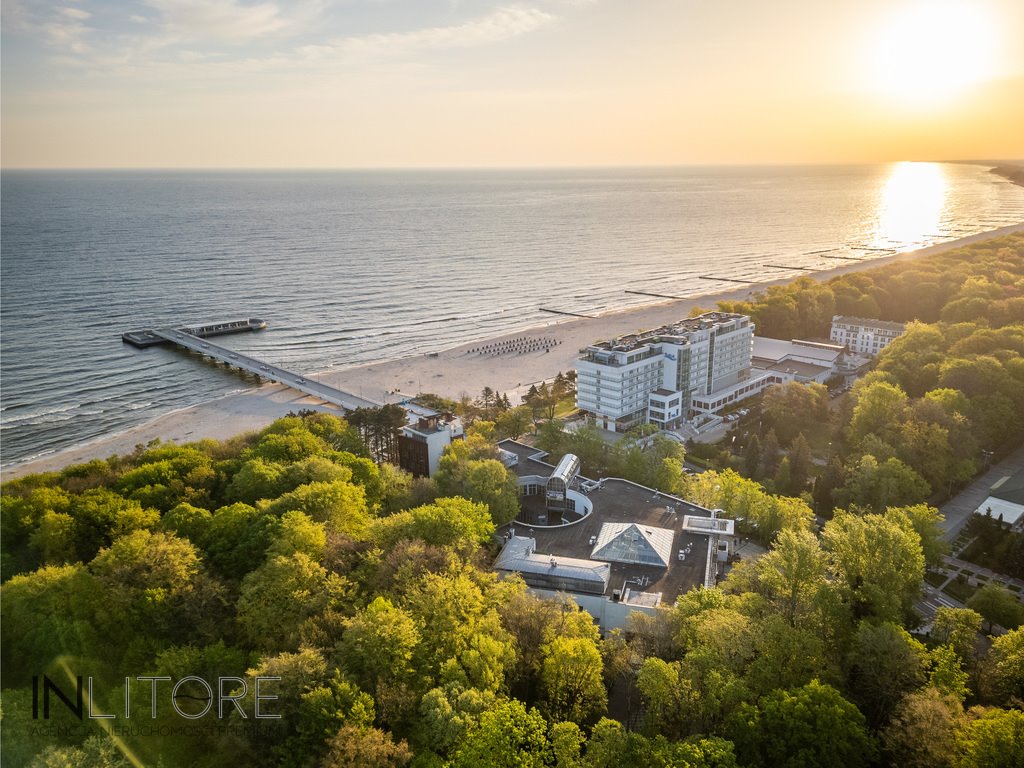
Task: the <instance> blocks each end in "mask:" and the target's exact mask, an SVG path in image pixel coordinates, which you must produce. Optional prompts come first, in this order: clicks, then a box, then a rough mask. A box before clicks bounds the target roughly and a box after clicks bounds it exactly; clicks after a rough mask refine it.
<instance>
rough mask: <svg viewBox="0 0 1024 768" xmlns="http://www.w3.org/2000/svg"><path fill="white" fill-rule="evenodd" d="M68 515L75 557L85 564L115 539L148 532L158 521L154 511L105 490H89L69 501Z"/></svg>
mask: <svg viewBox="0 0 1024 768" xmlns="http://www.w3.org/2000/svg"><path fill="white" fill-rule="evenodd" d="M70 515H71V516H72V517H73V518H74V520H75V541H76V543H77V547H76V554H77V556H78V559H79V560H81V561H82V562H88V561H90V560H92V558H93V557H94V556H95V555H96V553H97V552H99V551H100V549H101V548H103V547H107V546H110V543H111V542H112V541H114V539H116V538H117V537H118V536H123V535H124V534H126V533H131V532H132V531H138V530H152V529H153V528H155V527H156V525H157V523H158V522H159V521H160V515H159V513H158V512H157V511H156V510H154V509H143V508H142V506H141V505H140V504H139V502H137V501H134V500H131V499H125V498H122V497H121V496H118V495H117V494H116V493H115V492H114V491H112V490H109V489H107V488H93V489H90V490H88V491H85V493H83V494H82V495H81V496H77V497H74V498H72V500H71V508H70Z"/></svg>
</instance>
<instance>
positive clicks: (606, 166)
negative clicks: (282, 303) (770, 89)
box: [0, 157, 1024, 173]
mask: <svg viewBox="0 0 1024 768" xmlns="http://www.w3.org/2000/svg"><path fill="white" fill-rule="evenodd" d="M895 163H945V164H952V165H992V166H997V165H1002V164H1019V163H1024V157H1022V158H971V159H964V158H947V159H909V158H902V159H898V160H862V161H848V162H775V161H772V162H718V163H663V164H662V163H657V164H656V163H596V164H592V165H586V164H564V165H563V164H551V165H347V166H346V165H337V166H314V165H209V166H205V165H167V166H160V165H152V166H148V165H130V166H129V165H126V166H39V165H14V166H0V173H4V172H8V171H36V172H40V171H43V172H45V171H60V172H73V171H107V172H113V171H120V172H131V171H151V172H152V171H162V172H167V171H233V172H243V171H262V172H268V171H321V172H337V171H345V172H351V171H546V170H656V169H658V170H664V169H671V168H794V167H819V168H824V167H834V168H838V167H852V166H864V165H892V164H895Z"/></svg>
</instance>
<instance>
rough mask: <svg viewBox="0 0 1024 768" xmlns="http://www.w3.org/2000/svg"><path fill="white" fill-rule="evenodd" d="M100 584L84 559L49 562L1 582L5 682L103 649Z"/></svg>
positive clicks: (18, 681)
mask: <svg viewBox="0 0 1024 768" xmlns="http://www.w3.org/2000/svg"><path fill="white" fill-rule="evenodd" d="M97 591H98V590H97V584H96V579H95V577H94V576H93V575H92V574H90V573H89V572H88V571H87V570H86V568H85V566H82V565H80V564H77V563H76V564H74V565H61V566H46V567H43V568H40V569H39V570H37V571H33V572H32V573H23V574H19V575H17V576H13V577H12V578H11V579H9V580H8V581H7V582H5V583H4V585H3V586H2V587H0V615H2V617H3V622H2V627H3V644H2V653H3V669H4V685H5V687H7V688H15V687H17V686H18V685H27V684H28V683H29V682H30V680H31V677H32V675H33V674H38V671H46V670H50V669H51V665H52V664H53V663H54V662H55V661H56V660H58V659H60V658H62V657H73V658H74V657H78V658H89V657H92V656H93V655H94V654H96V653H97V652H98V649H99V647H100V645H99V640H100V638H99V634H98V633H99V632H100V631H101V630H100V629H99V628H98V627H97V626H96V623H95V617H94V613H93V612H94V610H95V609H96V608H98V607H99V606H97V605H96V594H97Z"/></svg>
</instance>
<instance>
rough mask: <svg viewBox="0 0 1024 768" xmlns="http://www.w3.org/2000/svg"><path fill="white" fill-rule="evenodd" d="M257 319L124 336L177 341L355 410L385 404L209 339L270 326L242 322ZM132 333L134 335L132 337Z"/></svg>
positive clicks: (135, 340) (138, 341) (142, 343)
mask: <svg viewBox="0 0 1024 768" xmlns="http://www.w3.org/2000/svg"><path fill="white" fill-rule="evenodd" d="M254 320H255V319H254V318H253V319H249V320H245V321H242V320H238V321H234V322H232V323H216V324H213V325H209V326H197V327H194V328H153V329H150V330H145V331H130V332H129V333H126V334H124V335H123V336H122V337H121V338H122V339H124V341H126V342H127V343H129V344H132V345H133V346H136V347H149V346H153V345H155V344H166V343H171V344H176V345H177V346H179V347H182V348H184V349H187V350H190V351H192V352H198V353H199V354H200V355H204V356H206V357H210V358H213V359H214V360H219V361H220V362H222V363H225V364H226V365H229V366H232V367H234V368H238V369H239V370H242V371H247V372H249V373H252V374H254V375H256V376H259V377H260V378H262V379H267V380H268V381H273V382H276V383H278V384H284V385H286V386H289V387H291V388H292V389H295V390H298V391H299V392H302V393H303V394H305V395H310V396H312V397H316V398H318V399H320V400H323V401H324V402H327V403H331V404H332V405H336V406H338V407H339V408H343V409H345V410H346V411H351V410H355V409H356V408H379V407H380V406H381V403H377V402H374V401H373V400H367V399H366V398H363V397H358V396H356V395H353V394H351V393H349V392H344V391H342V390H340V389H338V388H336V387H332V386H329V385H327V384H321V383H320V382H319V381H316V380H315V379H307V378H306V377H305V376H304V375H302V374H299V373H294V372H293V371H289V370H287V369H285V368H281V367H280V366H277V365H271V364H270V363H267V362H264V361H263V360H259V359H257V358H255V357H250V356H249V355H244V354H242V353H241V352H235V351H234V350H231V349H228V348H227V347H222V346H220V345H219V344H214V343H213V342H212V341H207V338H208V337H209V336H216V335H221V334H225V333H236V332H238V331H245V330H259V329H260V328H264V327H266V323H264V322H263V321H262V320H255V322H256V323H259V324H260V325H258V326H250V327H243V326H242V325H241V324H242V323H250V324H251V323H253V322H254ZM229 326H230V328H229ZM193 331H200V332H204V333H205V334H206V335H205V336H200V335H198V334H197V333H193ZM129 336H131V337H132V338H129Z"/></svg>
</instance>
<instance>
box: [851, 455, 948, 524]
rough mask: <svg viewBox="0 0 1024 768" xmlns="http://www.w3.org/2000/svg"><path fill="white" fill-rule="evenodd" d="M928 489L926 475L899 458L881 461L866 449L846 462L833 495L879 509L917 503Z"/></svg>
mask: <svg viewBox="0 0 1024 768" xmlns="http://www.w3.org/2000/svg"><path fill="white" fill-rule="evenodd" d="M930 491H931V489H930V488H929V486H928V483H927V482H926V481H925V479H924V478H923V477H921V476H920V475H919V474H918V473H917V472H915V471H914V470H913V469H911V468H910V467H908V466H907V465H906V464H904V463H903V462H902V461H900V460H899V459H897V458H889V459H886V460H885V461H882V462H880V461H879V460H878V459H876V458H875V457H874V456H872V455H871V454H870V453H868V454H865V455H863V456H861V457H860V458H859V459H858V460H856V461H854V462H852V463H851V464H850V465H848V466H847V468H846V482H845V484H844V485H843V487H842V488H839V489H837V490H836V492H835V493H834V494H833V495H834V497H835V499H836V501H837V503H839V504H842V505H845V506H849V507H859V508H862V509H866V510H869V511H871V512H878V513H881V512H883V511H884V510H885V508H886V507H897V506H901V505H912V504H917V503H919V502H920V501H921V500H922V499H924V498H926V497H927V496H928V494H929V493H930Z"/></svg>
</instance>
